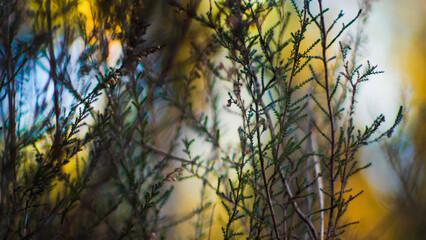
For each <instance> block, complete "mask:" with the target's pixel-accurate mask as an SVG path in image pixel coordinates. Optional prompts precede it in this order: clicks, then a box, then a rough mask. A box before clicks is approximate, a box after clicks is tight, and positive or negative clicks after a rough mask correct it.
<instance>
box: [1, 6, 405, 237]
mask: <svg viewBox="0 0 426 240" xmlns="http://www.w3.org/2000/svg"><path fill="white" fill-rule="evenodd" d="M200 3H201V2H200V1H190V2H189V3H188V4H187V5H184V4H182V3H180V2H175V1H170V2H168V3H167V4H166V3H163V2H161V3H158V2H157V1H138V0H134V1H130V0H128V1H121V2H120V1H117V2H110V1H105V0H99V1H96V2H94V4H93V5H92V8H91V15H89V16H90V17H91V19H87V18H88V15H83V14H79V13H78V3H77V2H76V1H66V0H60V1H50V0H48V1H46V2H44V1H32V5H30V6H27V7H22V6H23V5H22V4H24V1H15V2H9V1H3V3H1V12H0V13H1V19H2V21H1V22H2V30H1V35H0V36H1V39H0V40H1V47H0V49H1V54H2V55H1V64H2V68H1V77H0V79H1V96H0V97H1V106H2V112H1V114H2V115H1V117H2V128H1V133H0V134H1V136H2V137H3V140H2V142H1V146H2V152H1V158H2V160H1V202H0V209H1V211H0V215H1V220H0V224H1V231H0V236H2V238H4V239H15V238H24V239H29V238H34V239H53V238H78V239H80V238H99V237H102V238H112V239H117V238H119V239H123V238H129V239H155V238H161V239H165V238H170V237H171V235H170V234H171V233H170V232H171V230H172V227H174V226H176V225H178V224H181V223H183V222H187V221H190V222H191V221H194V220H195V222H194V223H195V225H194V229H195V235H194V238H195V239H204V238H211V235H212V233H211V232H212V225H213V223H214V222H215V221H220V220H218V218H215V217H214V214H215V212H220V211H221V209H223V210H224V212H225V217H224V219H223V223H221V225H222V233H223V238H224V239H231V238H236V237H239V236H242V237H246V238H249V239H260V238H266V239H282V238H285V239H289V238H296V239H299V238H312V239H335V238H339V237H341V235H342V233H343V232H344V230H345V229H346V227H348V226H350V225H352V224H354V223H352V222H349V223H348V222H345V220H344V218H343V215H344V213H345V212H346V210H347V209H348V208H350V203H351V201H352V200H353V199H354V198H356V197H357V196H359V195H360V194H361V193H362V192H359V193H351V191H350V189H349V188H348V186H347V184H348V180H349V179H350V177H351V176H352V175H353V174H356V173H357V172H358V171H360V170H362V169H363V168H365V167H367V166H368V165H367V166H358V164H357V161H356V158H355V153H356V152H357V150H359V149H360V148H361V147H363V146H365V145H369V144H371V143H373V142H376V141H379V140H381V139H382V138H383V137H386V136H387V137H390V136H391V135H392V132H393V131H394V129H395V127H396V126H397V125H398V124H399V123H400V121H401V118H402V108H400V110H399V113H398V115H397V118H396V120H395V122H394V124H393V125H392V126H391V127H390V128H389V129H388V130H386V131H384V132H383V133H378V130H379V129H380V125H381V124H382V123H383V122H384V120H385V119H384V116H383V115H380V116H379V117H377V119H376V120H375V121H374V122H373V123H372V124H371V126H367V127H366V128H365V130H363V131H361V130H356V128H355V126H354V123H353V121H354V114H355V109H356V94H357V91H358V88H359V85H360V84H362V82H365V81H367V80H368V78H369V77H370V76H371V75H374V74H378V73H380V71H378V70H377V66H374V65H371V64H370V63H369V62H367V65H366V66H364V67H363V66H362V65H359V64H358V63H357V60H356V59H357V58H356V57H357V51H358V47H359V45H360V44H361V41H360V39H361V36H360V35H361V30H360V31H359V32H358V35H356V37H355V41H354V42H342V41H341V40H340V37H341V36H342V34H343V33H344V32H345V30H346V29H347V28H348V27H350V26H351V25H352V24H353V23H355V22H356V20H360V19H361V21H362V22H364V24H365V21H366V19H367V16H368V14H367V13H368V11H366V12H364V13H363V12H362V11H360V12H359V13H358V15H357V16H355V17H354V19H353V20H351V21H350V22H348V23H346V24H343V27H342V28H341V29H338V30H337V31H335V28H336V23H338V22H339V20H340V19H341V18H342V16H343V14H342V13H341V14H339V15H338V16H337V17H336V19H335V20H334V21H333V22H332V24H331V25H329V26H328V25H326V24H325V20H324V19H325V15H326V12H327V10H328V9H323V5H322V1H321V0H318V2H314V1H303V4H301V3H299V2H296V1H291V5H290V4H286V1H265V2H255V1H237V0H234V1H231V0H226V1H216V2H214V3H212V2H209V10H208V12H207V13H205V14H199V13H198V12H197V11H196V10H197V7H198V6H199V5H200ZM313 4H317V5H318V9H319V12H314V11H313V10H312V7H311V6H312V5H313ZM300 5H303V6H300ZM287 8H290V9H287ZM367 10H368V6H367ZM156 14H157V15H156ZM272 15H275V16H276V18H275V19H274V18H273V17H271V16H272ZM271 19H273V20H274V21H275V23H274V24H272V25H270V26H268V24H267V23H266V22H267V21H270V20H271ZM292 19H296V20H297V22H298V26H297V29H296V30H294V31H291V30H290V29H289V28H291V27H292V26H291V25H290V21H294V20H292ZM88 20H89V21H92V24H93V26H94V27H93V30H90V29H87V28H88V25H87V23H86V21H88ZM150 21H152V23H153V24H152V25H150V24H149V23H150ZM159 23H161V24H162V25H159ZM151 29H152V30H151ZM150 30H151V32H150ZM159 33H161V34H162V35H160V34H159ZM203 33H208V34H203ZM315 33H317V34H318V35H319V38H317V39H315ZM190 34H198V35H197V38H193V39H190V38H189V37H188V36H189V35H190ZM210 34H211V35H210ZM312 39H313V40H312ZM114 40H117V41H119V42H120V43H121V46H122V49H121V50H122V55H121V56H120V57H119V58H118V60H117V63H116V64H112V66H111V63H108V61H109V57H110V56H111V53H110V52H109V51H110V50H109V49H110V46H111V45H110V42H111V41H114ZM76 42H79V43H80V44H81V46H82V47H81V48H82V50H81V51H80V52H78V51H77V50H72V49H74V48H73V46H75V45H73V44H76ZM77 46H79V45H77ZM188 46H189V48H190V49H191V50H190V54H189V55H187V53H186V52H184V53H182V51H183V50H182V49H186V48H188ZM335 46H339V48H338V49H339V51H338V54H337V55H336V56H333V55H331V54H332V49H333V48H334V47H335ZM351 48H353V49H354V50H353V52H352V53H350V50H351ZM223 53H224V54H226V59H223V58H219V57H218V56H219V55H220V54H223ZM179 54H181V55H179ZM75 55H77V57H75ZM330 55H331V56H330ZM315 63H319V64H320V67H319V66H318V65H315ZM42 72H47V74H48V77H47V80H46V81H45V82H44V83H43V86H39V85H38V84H40V83H41V81H37V79H38V78H41V77H40V76H41V75H40V74H42ZM32 84H35V86H33V85H32ZM227 87H228V90H226V88H227ZM229 88H231V89H229ZM28 89H33V90H34V93H29V92H27V91H29V90H28ZM48 89H53V93H52V97H51V96H50V93H49V91H48ZM31 98H35V99H36V100H35V101H34V102H33V103H32V104H30V103H26V101H28V100H29V99H31ZM50 98H52V99H53V100H52V101H48V99H50ZM70 99H71V100H70ZM67 102H71V103H69V104H68V103H67ZM199 102H202V103H199ZM3 109H4V111H3ZM226 112H234V113H237V116H238V119H239V120H238V121H239V126H238V127H237V128H235V129H231V130H230V131H232V132H234V133H235V134H236V135H235V136H236V137H235V138H236V139H234V141H233V145H232V144H231V146H229V145H227V144H226V143H225V142H224V141H223V140H222V138H221V137H223V136H224V135H225V134H224V133H223V132H224V131H226V129H227V126H226V125H224V122H226V121H225V120H224V119H223V116H226ZM29 115H31V116H29ZM27 119H29V121H30V124H29V125H28V124H27V123H26V121H27ZM49 137H50V138H49ZM195 144H201V145H203V146H207V145H208V147H206V148H209V150H210V151H209V152H210V154H209V155H208V156H205V155H201V154H197V153H194V145H195ZM235 146H238V147H235ZM163 149H166V150H163ZM179 149H181V150H183V154H184V156H185V157H181V156H179V154H180V152H181V151H180V150H179ZM79 152H83V153H80V154H79ZM71 161H73V162H74V164H75V166H74V167H73V168H72V170H67V169H66V168H67V166H68V165H69V164H70V162H71ZM176 163H177V165H176ZM189 178H195V179H199V180H201V182H202V186H201V196H200V197H201V203H200V206H197V207H194V208H193V210H192V211H191V212H189V213H188V214H187V215H184V216H172V215H170V214H168V213H167V212H164V209H165V208H166V206H167V204H170V202H173V197H171V196H172V193H173V189H174V188H173V182H175V181H176V180H179V181H182V182H184V183H185V180H187V179H189ZM211 194H215V195H216V196H217V197H218V199H219V201H218V204H216V203H215V202H214V201H215V200H214V198H212V197H211ZM219 215H220V214H219Z"/></svg>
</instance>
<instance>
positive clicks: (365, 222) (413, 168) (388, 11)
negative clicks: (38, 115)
mask: <svg viewBox="0 0 426 240" xmlns="http://www.w3.org/2000/svg"><path fill="white" fill-rule="evenodd" d="M101 2H102V4H104V5H103V6H105V4H108V2H109V1H92V0H82V1H80V3H79V7H78V9H77V11H78V12H79V13H81V14H83V15H85V16H86V17H87V21H86V23H85V24H86V29H87V30H88V31H89V32H90V31H93V30H94V23H93V20H91V19H92V18H93V13H94V11H93V9H92V7H93V6H96V3H101ZM147 2H152V10H150V11H147V14H148V13H149V14H150V16H149V17H147V18H148V19H150V20H152V21H153V22H152V24H151V26H150V28H152V29H156V28H157V29H162V30H161V31H152V32H150V31H149V32H148V34H147V39H148V43H149V40H150V39H158V38H162V37H163V38H166V37H165V36H164V35H167V34H168V36H169V37H174V38H176V42H179V44H181V45H180V47H179V48H177V50H175V51H169V53H168V54H169V56H168V57H166V59H169V61H166V62H165V63H162V64H163V65H164V66H163V68H164V69H167V70H168V71H169V73H171V74H179V71H177V70H176V69H168V68H172V67H171V65H172V63H173V62H178V61H179V60H180V59H185V58H186V57H187V56H188V55H189V54H190V52H189V44H188V43H186V42H185V38H193V37H194V36H197V37H199V38H200V41H203V40H204V38H205V37H206V36H207V37H208V36H209V34H207V33H206V32H202V31H203V30H201V28H200V26H197V25H194V26H191V28H188V29H189V30H188V32H179V31H178V30H176V29H174V28H173V25H172V23H173V21H174V19H173V18H172V17H170V18H168V19H164V17H165V16H166V17H167V16H169V14H170V13H169V12H167V11H164V9H161V6H163V5H162V4H156V3H155V1H147ZM182 2H185V1H182ZM187 2H190V1H187ZM191 2H192V1H191ZM323 2H324V5H325V7H329V8H330V9H331V10H330V13H329V14H328V16H330V18H329V19H327V21H328V22H329V23H331V21H332V20H333V19H332V18H333V16H337V14H338V13H339V11H340V10H343V12H344V13H345V14H346V15H345V17H344V18H343V22H347V21H348V20H350V19H351V18H353V17H354V16H355V15H356V13H357V12H358V9H359V8H360V3H359V1H356V0H324V1H323ZM364 2H367V3H369V4H371V13H370V18H369V19H368V22H367V24H366V28H365V30H364V31H365V32H364V36H365V38H364V43H363V45H362V46H363V49H361V52H362V55H361V57H360V59H359V62H365V61H366V60H367V59H368V60H370V61H371V62H372V63H373V64H374V65H375V64H377V65H379V69H380V70H383V71H384V73H383V74H380V75H377V76H375V77H374V78H371V80H370V81H369V82H367V83H366V84H364V86H363V88H362V89H361V92H360V94H359V96H358V112H357V114H358V115H357V125H358V126H359V127H362V126H364V125H367V124H369V123H370V122H371V121H372V120H373V119H374V118H375V116H376V115H377V113H383V114H384V115H385V116H386V119H388V122H387V123H386V124H388V126H390V125H391V124H392V123H393V122H392V119H394V118H395V116H396V114H397V110H398V107H399V105H403V106H404V120H403V123H402V125H401V126H399V127H398V131H397V133H396V134H395V135H394V138H392V139H390V140H387V142H384V143H380V144H374V145H373V146H369V147H368V148H366V149H363V150H362V151H361V153H360V154H358V158H359V161H360V162H362V163H367V162H371V163H372V166H371V167H370V168H368V169H367V170H365V171H363V172H362V173H360V174H357V175H355V176H354V178H353V179H352V181H351V182H350V185H351V187H352V188H353V190H354V191H355V192H357V191H360V190H362V189H363V190H364V194H362V195H361V196H360V197H359V198H357V199H356V200H354V201H353V203H352V205H351V207H350V209H349V210H348V213H347V218H348V221H349V220H351V221H360V223H359V224H358V225H355V226H352V227H351V228H349V230H348V231H347V232H346V233H345V238H347V239H424V236H426V217H425V216H426V172H425V171H426V167H425V164H426V40H425V39H426V1H424V0H410V1H401V0H374V1H364ZM182 5H185V3H183V4H182ZM98 7H99V6H98ZM101 7H102V6H101ZM107 8H108V7H106V9H107ZM207 10H208V0H201V2H200V4H199V8H198V9H197V11H198V12H200V13H205V12H206V11H207ZM105 11H106V12H107V11H111V9H109V10H108V9H107V10H105ZM159 19H164V20H165V22H161V21H159ZM188 24H190V23H188ZM158 27H161V28H158ZM163 27H165V28H166V29H167V30H164V28H163ZM180 27H182V26H180ZM182 29H183V27H182ZM175 30H176V32H174V31H175ZM166 31H167V34H166V33H165V32H166ZM350 31H356V27H354V28H353V29H352V30H350ZM348 34H350V33H348ZM308 37H309V36H308ZM72 47H73V48H76V51H78V49H79V43H78V40H76V41H75V42H74V43H73V45H72ZM106 52H107V54H108V61H107V65H108V66H111V67H114V66H116V62H117V60H118V59H119V58H120V56H122V55H123V52H122V49H121V44H120V41H119V40H109V43H108V51H106ZM168 64H169V65H168ZM180 70H182V69H180ZM38 78H39V79H43V78H46V79H47V78H48V76H47V75H45V76H43V75H41V76H38ZM202 95H203V92H202V91H200V92H199V96H202ZM198 98H199V97H195V99H198ZM65 100H66V99H65ZM194 104H198V105H197V107H198V108H200V109H202V108H203V103H202V102H201V101H194ZM223 121H224V122H225V125H226V122H233V119H232V118H230V119H223ZM234 137H235V136H234ZM237 139H238V138H237ZM72 167H73V166H72V165H70V168H72ZM199 188H200V183H199V182H197V181H193V182H192V183H191V184H188V182H185V183H177V184H176V189H177V192H178V193H179V194H178V195H177V196H175V199H174V200H173V201H172V202H173V204H171V205H168V211H170V213H176V214H181V213H184V212H188V211H191V210H192V209H194V206H196V205H197V203H199V199H198V196H199V194H198V191H199ZM189 226H190V225H189ZM186 227H187V226H186V225H185V224H182V225H181V226H178V227H177V228H176V234H178V235H179V236H181V237H182V238H183V239H184V238H185V236H189V235H190V234H191V233H189V232H187V231H186V230H185V229H186ZM214 228H215V229H216V230H217V232H216V233H217V235H216V236H220V235H221V232H220V226H219V225H217V226H214Z"/></svg>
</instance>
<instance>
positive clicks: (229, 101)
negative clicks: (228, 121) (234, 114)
mask: <svg viewBox="0 0 426 240" xmlns="http://www.w3.org/2000/svg"><path fill="white" fill-rule="evenodd" d="M231 105H232V101H231V99H228V104H226V106H227V107H230V106H231Z"/></svg>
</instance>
